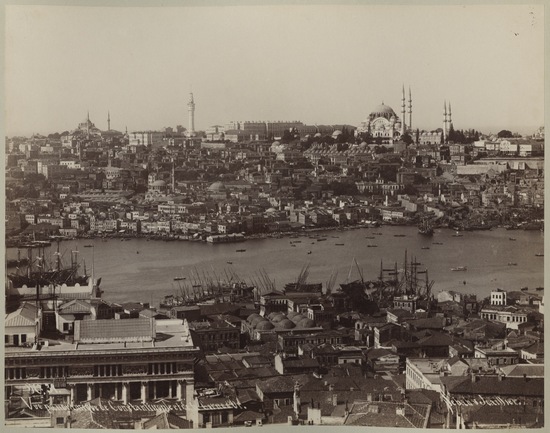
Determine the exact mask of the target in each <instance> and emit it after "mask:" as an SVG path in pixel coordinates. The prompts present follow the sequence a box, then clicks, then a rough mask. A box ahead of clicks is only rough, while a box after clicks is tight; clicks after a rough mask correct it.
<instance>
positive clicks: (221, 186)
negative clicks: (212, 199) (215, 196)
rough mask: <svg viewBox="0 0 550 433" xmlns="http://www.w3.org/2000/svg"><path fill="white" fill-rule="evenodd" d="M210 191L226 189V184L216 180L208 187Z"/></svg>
mask: <svg viewBox="0 0 550 433" xmlns="http://www.w3.org/2000/svg"><path fill="white" fill-rule="evenodd" d="M208 191H210V192H218V191H225V186H224V184H223V183H222V182H220V181H218V182H214V183H213V184H212V185H210V186H209V187H208Z"/></svg>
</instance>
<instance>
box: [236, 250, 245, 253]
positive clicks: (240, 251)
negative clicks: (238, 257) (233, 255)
mask: <svg viewBox="0 0 550 433" xmlns="http://www.w3.org/2000/svg"><path fill="white" fill-rule="evenodd" d="M235 251H236V252H238V253H244V252H245V251H246V250H235Z"/></svg>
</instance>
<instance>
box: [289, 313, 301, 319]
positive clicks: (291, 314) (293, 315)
mask: <svg viewBox="0 0 550 433" xmlns="http://www.w3.org/2000/svg"><path fill="white" fill-rule="evenodd" d="M298 314H300V313H298V312H297V311H291V312H290V313H288V314H287V315H286V317H288V318H289V319H290V320H292V319H293V318H294V317H296V316H297V315H298Z"/></svg>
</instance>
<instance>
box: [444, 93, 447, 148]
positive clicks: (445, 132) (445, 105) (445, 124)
mask: <svg viewBox="0 0 550 433" xmlns="http://www.w3.org/2000/svg"><path fill="white" fill-rule="evenodd" d="M443 142H444V143H446V142H447V101H443Z"/></svg>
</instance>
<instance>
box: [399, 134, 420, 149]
mask: <svg viewBox="0 0 550 433" xmlns="http://www.w3.org/2000/svg"><path fill="white" fill-rule="evenodd" d="M401 140H403V141H404V142H405V143H406V144H407V146H408V145H410V144H413V143H414V140H413V138H412V137H411V136H410V135H409V133H407V132H406V133H405V134H403V135H402V136H401ZM417 140H418V132H417Z"/></svg>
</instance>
